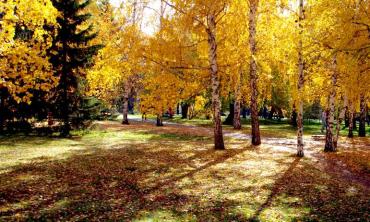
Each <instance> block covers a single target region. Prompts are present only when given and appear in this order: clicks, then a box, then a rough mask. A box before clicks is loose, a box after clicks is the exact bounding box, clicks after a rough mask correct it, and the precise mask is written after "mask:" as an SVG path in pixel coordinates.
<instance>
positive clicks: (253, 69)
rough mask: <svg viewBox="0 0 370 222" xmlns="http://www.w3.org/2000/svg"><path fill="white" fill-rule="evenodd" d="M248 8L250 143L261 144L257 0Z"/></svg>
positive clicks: (251, 2)
mask: <svg viewBox="0 0 370 222" xmlns="http://www.w3.org/2000/svg"><path fill="white" fill-rule="evenodd" d="M249 7H250V10H249V47H250V53H251V56H250V84H251V105H250V108H251V127H252V144H253V145H260V144H261V135H260V128H259V121H258V107H257V98H258V90H257V81H258V76H257V62H256V60H255V56H256V53H257V44H256V26H257V8H258V0H251V1H250V6H249Z"/></svg>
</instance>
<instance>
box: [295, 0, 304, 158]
mask: <svg viewBox="0 0 370 222" xmlns="http://www.w3.org/2000/svg"><path fill="white" fill-rule="evenodd" d="M303 6H304V5H303V0H299V18H298V21H299V22H298V29H299V35H300V39H299V41H298V87H297V89H298V116H297V156H299V157H303V156H304V152H303V99H302V96H303V86H304V60H303V40H302V35H303V26H302V20H303V19H304V9H303Z"/></svg>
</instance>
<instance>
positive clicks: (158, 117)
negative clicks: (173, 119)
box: [156, 114, 163, 126]
mask: <svg viewBox="0 0 370 222" xmlns="http://www.w3.org/2000/svg"><path fill="white" fill-rule="evenodd" d="M156 126H163V117H162V114H160V115H157V123H156Z"/></svg>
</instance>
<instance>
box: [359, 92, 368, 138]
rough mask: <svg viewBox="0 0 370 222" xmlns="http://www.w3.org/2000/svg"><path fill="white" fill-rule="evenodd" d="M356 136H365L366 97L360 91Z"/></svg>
mask: <svg viewBox="0 0 370 222" xmlns="http://www.w3.org/2000/svg"><path fill="white" fill-rule="evenodd" d="M358 136H359V137H365V136H366V99H365V94H364V93H361V96H360V126H359V128H358Z"/></svg>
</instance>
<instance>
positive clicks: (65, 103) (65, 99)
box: [60, 40, 71, 137]
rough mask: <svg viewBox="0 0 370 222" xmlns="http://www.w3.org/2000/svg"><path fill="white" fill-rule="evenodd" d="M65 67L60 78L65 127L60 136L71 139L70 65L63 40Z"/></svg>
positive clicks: (65, 43)
mask: <svg viewBox="0 0 370 222" xmlns="http://www.w3.org/2000/svg"><path fill="white" fill-rule="evenodd" d="M62 44H63V67H62V71H61V72H62V73H61V74H62V76H61V78H60V84H62V85H61V88H62V103H61V104H62V107H61V111H62V118H63V127H62V128H61V132H60V136H61V137H69V136H70V131H71V125H70V123H69V106H70V101H69V97H68V83H69V80H68V74H69V73H68V70H67V67H66V64H68V58H67V57H68V56H67V48H68V47H67V42H66V40H63V43H62Z"/></svg>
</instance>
